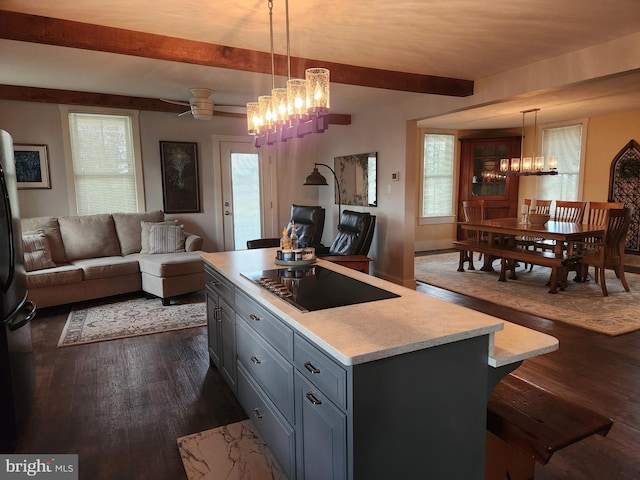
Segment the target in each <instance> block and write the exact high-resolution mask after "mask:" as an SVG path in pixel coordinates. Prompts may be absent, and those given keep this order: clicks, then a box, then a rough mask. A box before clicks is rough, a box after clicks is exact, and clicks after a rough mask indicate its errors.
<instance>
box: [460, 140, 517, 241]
mask: <svg viewBox="0 0 640 480" xmlns="http://www.w3.org/2000/svg"><path fill="white" fill-rule="evenodd" d="M520 140H521V139H520V137H500V138H463V139H461V140H460V144H461V148H460V177H459V179H460V180H459V190H458V221H460V222H463V221H464V213H463V211H462V202H463V201H465V200H480V199H482V200H484V201H485V218H505V217H517V216H518V188H519V178H518V177H515V176H509V177H507V176H504V175H501V174H500V159H502V158H513V157H519V156H520ZM461 238H462V230H461V229H460V228H458V239H461Z"/></svg>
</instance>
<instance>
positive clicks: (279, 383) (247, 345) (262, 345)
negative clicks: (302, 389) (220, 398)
mask: <svg viewBox="0 0 640 480" xmlns="http://www.w3.org/2000/svg"><path fill="white" fill-rule="evenodd" d="M236 346H237V352H238V353H237V354H238V361H239V362H240V363H242V366H243V367H245V368H246V370H247V371H248V372H249V374H250V375H251V376H252V377H253V378H254V380H255V381H256V382H257V383H258V384H259V385H260V386H261V387H262V389H263V390H264V391H265V392H266V393H267V395H268V396H269V398H270V399H271V400H272V401H273V403H274V404H275V405H276V407H278V410H280V413H282V414H283V415H284V416H285V418H286V419H287V420H289V422H291V423H293V421H294V420H293V365H291V364H290V363H289V362H287V361H286V360H285V359H284V357H283V356H282V355H280V354H279V353H278V352H276V351H275V350H274V349H273V347H271V346H270V345H269V344H267V343H266V341H265V340H264V339H263V338H262V337H260V335H258V333H257V332H256V331H255V330H253V329H252V328H251V327H250V326H248V325H247V324H246V322H245V321H244V320H242V319H238V320H237V322H236Z"/></svg>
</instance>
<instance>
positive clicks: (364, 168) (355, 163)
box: [333, 152, 378, 207]
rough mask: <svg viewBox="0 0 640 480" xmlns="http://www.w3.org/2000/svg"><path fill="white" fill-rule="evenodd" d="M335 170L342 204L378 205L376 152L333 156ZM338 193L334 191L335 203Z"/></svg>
mask: <svg viewBox="0 0 640 480" xmlns="http://www.w3.org/2000/svg"><path fill="white" fill-rule="evenodd" d="M333 161H334V164H333V167H334V169H335V171H336V176H337V178H338V183H339V184H340V192H341V196H342V204H343V205H357V206H360V207H377V206H378V186H377V161H378V153H377V152H371V153H359V154H356V155H346V156H344V157H335V158H334V159H333ZM337 202H338V195H337V193H336V203H337Z"/></svg>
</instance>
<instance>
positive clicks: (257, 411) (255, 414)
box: [253, 408, 262, 418]
mask: <svg viewBox="0 0 640 480" xmlns="http://www.w3.org/2000/svg"><path fill="white" fill-rule="evenodd" d="M253 415H254V416H255V417H256V418H262V414H261V413H260V410H258V409H257V408H254V409H253Z"/></svg>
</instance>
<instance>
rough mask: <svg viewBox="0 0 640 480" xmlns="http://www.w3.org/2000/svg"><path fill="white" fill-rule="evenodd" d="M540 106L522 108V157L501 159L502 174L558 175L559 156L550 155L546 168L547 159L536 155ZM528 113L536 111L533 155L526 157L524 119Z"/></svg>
mask: <svg viewBox="0 0 640 480" xmlns="http://www.w3.org/2000/svg"><path fill="white" fill-rule="evenodd" d="M539 111H540V109H539V108H532V109H529V110H522V111H521V112H520V113H522V133H521V139H520V157H519V158H518V157H515V158H511V159H509V158H503V159H501V160H500V173H501V174H502V175H507V176H512V175H520V176H527V175H557V174H558V157H556V156H550V157H549V160H548V162H547V169H546V170H545V160H544V157H543V156H536V136H537V134H538V112H539ZM527 113H534V123H533V156H531V157H524V156H523V154H524V119H525V115H526V114H527Z"/></svg>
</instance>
